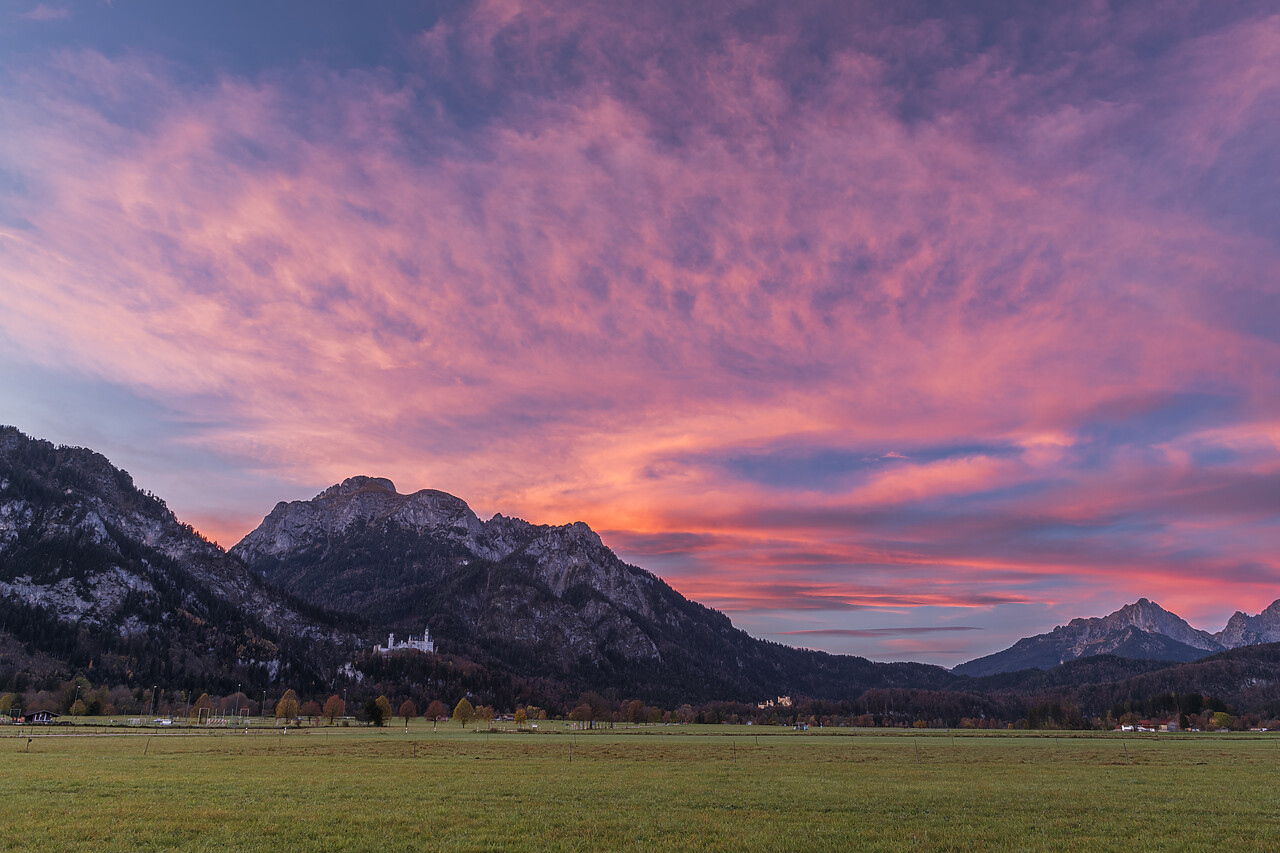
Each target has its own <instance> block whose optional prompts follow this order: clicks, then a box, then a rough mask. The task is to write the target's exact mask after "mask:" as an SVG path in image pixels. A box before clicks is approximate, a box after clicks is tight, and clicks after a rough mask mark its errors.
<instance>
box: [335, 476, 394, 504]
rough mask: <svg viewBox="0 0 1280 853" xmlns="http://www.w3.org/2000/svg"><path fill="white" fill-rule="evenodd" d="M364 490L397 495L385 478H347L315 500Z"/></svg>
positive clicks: (391, 484)
mask: <svg viewBox="0 0 1280 853" xmlns="http://www.w3.org/2000/svg"><path fill="white" fill-rule="evenodd" d="M364 489H381V490H383V491H385V492H392V493H393V494H399V492H397V491H396V484H395V483H393V482H391V481H390V480H388V479H387V478H386V477H364V476H359V477H348V478H347V479H345V480H343V481H342V482H341V483H339V484H338V485H336V486H330V487H329V488H327V489H325V490H324V491H323V492H321V493H320V494H318V495H316V499H317V500H318V499H320V498H332V497H345V496H347V495H353V494H355V493H356V492H359V491H362V490H364Z"/></svg>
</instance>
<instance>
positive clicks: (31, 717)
mask: <svg viewBox="0 0 1280 853" xmlns="http://www.w3.org/2000/svg"><path fill="white" fill-rule="evenodd" d="M59 716H60V715H59V714H55V713H54V712H53V711H32V712H31V713H29V714H23V715H22V722H23V723H52V722H53V721H54V720H56V719H57V718H58V717H59Z"/></svg>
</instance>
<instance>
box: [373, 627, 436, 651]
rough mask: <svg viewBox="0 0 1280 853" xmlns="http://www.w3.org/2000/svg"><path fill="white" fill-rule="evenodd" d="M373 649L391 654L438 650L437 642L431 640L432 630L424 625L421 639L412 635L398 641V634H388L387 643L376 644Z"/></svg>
mask: <svg viewBox="0 0 1280 853" xmlns="http://www.w3.org/2000/svg"><path fill="white" fill-rule="evenodd" d="M373 650H374V651H375V652H377V653H378V654H380V655H389V654H393V653H395V652H434V651H435V650H436V644H435V643H433V642H432V641H431V631H430V630H429V629H427V628H425V627H424V628H423V630H422V638H421V639H418V638H415V637H413V636H412V635H410V636H409V639H407V640H405V641H403V642H400V643H397V642H396V635H395V634H388V635H387V645H386V646H374V647H373Z"/></svg>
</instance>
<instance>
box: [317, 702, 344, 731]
mask: <svg viewBox="0 0 1280 853" xmlns="http://www.w3.org/2000/svg"><path fill="white" fill-rule="evenodd" d="M320 713H322V714H324V716H325V717H326V718H327V719H328V720H329V725H333V721H334V720H336V719H338V717H343V716H346V713H347V703H346V702H343V701H342V697H341V696H338V695H337V694H334V695H333V696H330V697H329V698H328V699H326V700H325V702H324V709H323V710H321V712H320Z"/></svg>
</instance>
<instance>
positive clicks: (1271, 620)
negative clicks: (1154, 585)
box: [952, 598, 1280, 676]
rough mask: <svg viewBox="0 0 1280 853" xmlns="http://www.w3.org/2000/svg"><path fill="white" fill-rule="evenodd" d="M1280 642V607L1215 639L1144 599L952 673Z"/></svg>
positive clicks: (1173, 656)
mask: <svg viewBox="0 0 1280 853" xmlns="http://www.w3.org/2000/svg"><path fill="white" fill-rule="evenodd" d="M1274 642H1280V601H1276V602H1275V603H1273V604H1272V605H1271V606H1270V607H1268V608H1267V609H1266V610H1263V611H1262V612H1261V613H1260V614H1258V615H1257V616H1249V615H1247V614H1245V613H1243V612H1240V611H1237V612H1236V613H1235V615H1234V616H1232V617H1231V619H1230V620H1228V622H1227V625H1226V627H1224V628H1223V629H1222V630H1221V631H1219V632H1217V633H1216V634H1210V633H1209V632H1208V631H1202V630H1199V629H1197V628H1193V627H1191V625H1189V624H1187V622H1186V620H1184V619H1182V618H1181V617H1180V616H1178V615H1176V614H1174V613H1171V612H1169V611H1168V610H1165V609H1164V608H1163V607H1161V606H1160V605H1158V604H1156V603H1155V602H1153V601H1150V600H1148V599H1146V598H1140V599H1138V600H1137V601H1136V602H1134V603H1133V604H1126V605H1125V606H1124V607H1121V608H1120V609H1119V610H1117V611H1115V612H1114V613H1110V614H1108V615H1106V616H1101V617H1096V618H1091V619H1072V620H1071V621H1070V622H1068V623H1067V624H1066V625H1059V626H1058V627H1056V628H1054V629H1053V630H1052V631H1050V632H1049V633H1047V634H1038V635H1036V636H1034V637H1026V638H1024V639H1021V640H1019V641H1018V642H1016V643H1014V644H1013V645H1012V646H1010V647H1009V648H1007V649H1005V650H1004V651H1001V652H996V653H995V654H991V655H987V656H985V657H980V658H976V659H974V660H971V661H967V662H966V663H962V664H960V665H959V666H957V667H955V669H953V670H952V672H954V673H956V674H958V675H971V676H985V675H994V674H997V673H1002V672H1015V671H1017V670H1021V669H1048V668H1051V667H1055V666H1058V665H1059V664H1063V663H1067V662H1069V661H1073V660H1078V659H1080V658H1083V657H1089V656H1092V655H1101V654H1111V655H1117V656H1119V657H1126V658H1135V659H1145V660H1165V661H1176V662H1188V661H1194V660H1199V659H1200V658H1204V657H1208V656H1209V655H1213V654H1216V653H1218V652H1222V651H1226V650H1228V649H1235V648H1240V647H1242V646H1251V645H1258V644H1262V643H1274Z"/></svg>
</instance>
